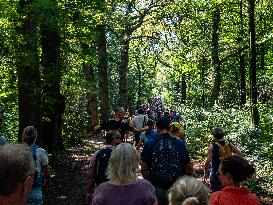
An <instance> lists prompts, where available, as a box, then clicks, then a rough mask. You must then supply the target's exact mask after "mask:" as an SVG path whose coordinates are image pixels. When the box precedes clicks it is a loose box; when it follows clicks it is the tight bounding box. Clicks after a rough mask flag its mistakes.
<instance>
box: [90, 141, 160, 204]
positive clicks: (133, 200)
mask: <svg viewBox="0 0 273 205" xmlns="http://www.w3.org/2000/svg"><path fill="white" fill-rule="evenodd" d="M138 164H139V155H138V153H137V151H136V150H135V148H134V147H133V146H132V145H131V144H129V143H122V144H120V145H118V146H117V147H116V148H115V149H114V150H113V151H112V153H111V157H110V160H109V167H108V172H107V176H108V178H109V179H110V181H107V182H104V183H102V184H101V185H100V186H99V187H98V188H97V189H96V190H95V193H94V197H93V201H92V204H93V205H112V204H120V205H157V199H156V197H155V190H154V187H153V186H152V184H151V183H150V182H149V181H147V180H145V179H138V177H137V173H136V170H137V168H138Z"/></svg>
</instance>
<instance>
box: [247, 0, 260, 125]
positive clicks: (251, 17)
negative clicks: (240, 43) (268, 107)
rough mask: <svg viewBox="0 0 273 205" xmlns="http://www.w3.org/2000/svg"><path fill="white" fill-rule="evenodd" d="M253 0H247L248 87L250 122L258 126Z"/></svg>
mask: <svg viewBox="0 0 273 205" xmlns="http://www.w3.org/2000/svg"><path fill="white" fill-rule="evenodd" d="M254 12H255V0H249V32H250V49H249V56H250V89H251V92H250V93H251V95H250V96H251V112H252V122H253V124H254V125H255V126H259V120H260V117H259V110H258V107H257V97H258V93H257V84H256V80H257V79H256V31H255V15H254Z"/></svg>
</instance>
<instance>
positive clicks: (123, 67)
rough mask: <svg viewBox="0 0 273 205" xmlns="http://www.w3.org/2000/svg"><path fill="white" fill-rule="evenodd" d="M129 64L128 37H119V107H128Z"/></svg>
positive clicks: (125, 35) (126, 35)
mask: <svg viewBox="0 0 273 205" xmlns="http://www.w3.org/2000/svg"><path fill="white" fill-rule="evenodd" d="M128 63H129V35H128V34H127V33H125V34H124V35H123V36H122V37H121V48H120V65H119V106H120V107H124V108H125V109H127V107H128V87H127V76H126V75H127V70H128Z"/></svg>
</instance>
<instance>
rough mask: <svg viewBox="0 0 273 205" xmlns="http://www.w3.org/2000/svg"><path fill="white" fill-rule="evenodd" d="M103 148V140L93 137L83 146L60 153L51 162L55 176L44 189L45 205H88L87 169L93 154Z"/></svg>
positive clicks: (85, 141) (84, 142)
mask: <svg viewBox="0 0 273 205" xmlns="http://www.w3.org/2000/svg"><path fill="white" fill-rule="evenodd" d="M102 146H103V139H102V138H100V137H99V136H93V137H91V138H88V139H86V140H84V141H83V144H81V145H77V146H74V147H73V148H71V149H68V150H67V152H59V153H56V154H55V155H54V156H52V161H51V162H50V164H51V166H52V170H53V176H52V178H51V179H50V181H49V183H48V184H47V186H46V187H44V193H45V198H44V204H45V205H56V204H58V205H86V204H87V203H86V200H85V196H86V190H87V169H88V166H89V160H90V157H91V156H92V154H94V152H95V151H96V150H98V149H100V148H101V147H102Z"/></svg>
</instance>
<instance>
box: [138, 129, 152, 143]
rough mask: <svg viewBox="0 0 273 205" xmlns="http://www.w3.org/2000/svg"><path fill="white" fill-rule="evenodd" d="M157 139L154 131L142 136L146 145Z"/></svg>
mask: <svg viewBox="0 0 273 205" xmlns="http://www.w3.org/2000/svg"><path fill="white" fill-rule="evenodd" d="M154 138H156V132H155V131H154V130H152V131H151V132H150V133H147V132H146V131H144V132H142V133H141V134H140V139H141V140H143V141H144V144H145V143H146V142H147V141H148V140H151V139H154Z"/></svg>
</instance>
